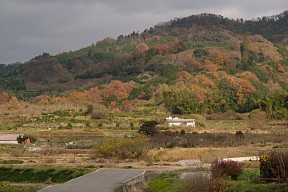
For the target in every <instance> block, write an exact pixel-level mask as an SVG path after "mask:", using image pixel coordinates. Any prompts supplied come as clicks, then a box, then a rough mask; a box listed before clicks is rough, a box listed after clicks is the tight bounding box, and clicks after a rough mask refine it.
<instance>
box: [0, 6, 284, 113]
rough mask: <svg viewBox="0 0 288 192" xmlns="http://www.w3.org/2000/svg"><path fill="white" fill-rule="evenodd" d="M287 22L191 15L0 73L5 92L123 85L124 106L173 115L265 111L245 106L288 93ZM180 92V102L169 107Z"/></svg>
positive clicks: (45, 55)
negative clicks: (161, 107) (154, 107)
mask: <svg viewBox="0 0 288 192" xmlns="http://www.w3.org/2000/svg"><path fill="white" fill-rule="evenodd" d="M287 22H288V11H285V12H283V13H281V14H279V15H275V16H272V17H263V18H258V20H255V21H251V20H248V21H244V20H241V19H238V20H231V19H228V18H224V17H222V16H219V15H213V14H201V15H192V16H189V17H186V18H181V19H176V20H172V21H169V22H167V23H163V24H161V25H156V26H155V27H153V28H152V27H151V28H150V29H147V30H145V31H144V32H143V33H141V34H139V33H136V32H133V33H131V34H129V35H126V36H123V35H120V36H119V37H118V38H117V39H113V38H105V39H103V40H101V41H98V42H97V43H96V44H92V45H91V46H87V47H85V48H82V49H79V50H77V51H73V52H72V51H71V52H64V53H61V54H58V55H55V56H52V55H50V54H48V53H43V54H42V55H39V56H37V57H35V58H33V59H31V60H30V61H28V62H26V63H24V64H22V65H17V66H15V67H14V68H13V67H11V66H10V68H11V70H10V71H9V70H8V71H7V69H8V68H6V67H3V66H2V68H0V69H1V70H0V72H1V73H0V74H1V85H2V86H1V87H0V89H2V90H3V91H4V90H10V91H11V90H12V91H14V92H17V91H18V92H19V91H22V92H29V91H30V92H33V91H34V92H35V91H36V92H38V93H37V94H45V93H46V94H47V93H50V94H52V95H53V93H57V94H59V93H60V94H62V95H66V94H67V93H69V92H74V91H77V90H80V91H82V92H83V91H84V92H85V93H87V94H88V95H90V94H91V92H90V91H89V90H90V88H91V89H94V88H95V87H98V88H99V87H102V88H101V89H104V90H105V87H106V86H108V85H109V82H111V81H113V80H118V81H119V82H123V83H125V82H127V83H130V84H131V86H132V84H133V86H132V87H134V89H131V90H130V89H129V90H130V91H129V93H127V94H128V95H130V96H128V95H127V99H130V100H131V99H145V100H147V99H148V100H149V99H155V100H159V102H160V103H165V105H166V107H167V109H169V110H170V111H173V112H175V113H197V112H204V111H210V112H217V111H218V112H219V111H227V110H228V109H233V110H236V111H240V112H245V111H249V110H250V111H251V110H253V109H255V108H259V107H260V104H259V102H258V101H257V104H255V103H254V104H253V105H254V106H245V105H248V104H247V103H246V104H245V102H250V103H249V105H252V103H251V102H252V101H250V100H249V99H250V98H249V97H251V96H252V95H253V97H254V99H256V100H260V98H261V99H263V98H265V97H266V96H265V95H267V94H268V95H271V94H273V93H275V92H283V91H284V92H285V91H287V87H288V77H287V73H288V49H287V47H288V41H287V40H288V33H287V31H288V24H287ZM286 24H287V25H286ZM103 83H104V84H103ZM116 85H117V83H116ZM118 85H121V83H118ZM164 85H165V86H164ZM161 86H162V88H161ZM163 86H164V87H163ZM101 89H97V94H100V93H99V92H98V91H99V90H101ZM159 89H163V90H162V92H159ZM213 89H214V90H213ZM132 90H134V92H133V91H132ZM191 90H194V92H193V91H192V92H191ZM158 92H159V93H158ZM227 92H228V93H227ZM176 93H177V94H178V96H179V98H181V99H182V100H181V99H180V100H181V101H175V100H174V101H172V100H173V98H171V95H173V94H174V95H175V94H176ZM101 94H103V93H101ZM131 94H132V95H131ZM106 95H107V94H106ZM108 95H109V94H108ZM156 95H158V97H159V98H160V99H159V98H156ZM216 95H218V96H217V97H216ZM90 96H91V95H90ZM90 96H89V98H90ZM110 96H111V97H113V94H112V95H110ZM110 96H108V97H110ZM23 97H24V96H23ZM213 97H214V98H213ZM179 98H178V99H179ZM189 98H190V99H191V98H194V100H193V102H192V101H189ZM212 98H213V99H212ZM216 98H217V99H216ZM102 99H104V100H105V99H107V98H102ZM110 99H111V98H110ZM121 99H123V98H121ZM121 99H119V101H120V102H121ZM171 99H172V100H171ZM174 99H175V98H174ZM222 99H224V100H226V101H225V102H224V101H222ZM114 100H117V99H114ZM209 100H210V101H209ZM212 100H213V102H216V103H220V105H219V106H217V107H216V108H217V109H216V110H213V109H212V108H213V107H212V106H213V105H212V104H211V103H210V104H209V105H211V106H209V107H207V106H206V109H205V110H204V109H203V110H202V109H199V108H201V107H202V108H205V106H204V104H203V103H206V102H208V101H209V102H212ZM111 101H112V100H111ZM187 102H188V103H187ZM189 102H190V103H189ZM191 102H192V103H193V104H191ZM197 102H198V103H200V104H197V105H196V104H195V103H197ZM173 103H174V104H173ZM182 105H183V106H182ZM193 105H195V106H193ZM196 106H198V107H196ZM236 106H237V107H236ZM179 107H180V108H179ZM262 107H263V106H262Z"/></svg>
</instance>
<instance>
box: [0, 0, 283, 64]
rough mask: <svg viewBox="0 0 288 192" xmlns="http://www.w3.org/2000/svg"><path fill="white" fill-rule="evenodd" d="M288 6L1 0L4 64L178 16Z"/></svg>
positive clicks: (263, 12) (196, 0)
mask: <svg viewBox="0 0 288 192" xmlns="http://www.w3.org/2000/svg"><path fill="white" fill-rule="evenodd" d="M287 9H288V0H0V63H12V62H17V61H20V62H25V61H27V60H29V59H31V58H33V57H35V56H37V55H39V54H42V53H43V52H48V53H50V54H56V53H58V52H63V51H69V50H77V49H80V48H82V47H86V46H88V45H91V44H92V43H95V42H97V41H98V40H101V39H103V38H104V37H114V38H116V37H117V36H119V35H121V34H124V35H125V34H129V33H131V32H133V31H140V32H142V31H143V30H144V29H146V28H149V27H152V26H154V25H156V24H157V23H159V22H163V21H169V20H170V19H173V18H175V17H185V16H189V15H193V14H199V13H214V14H220V15H223V16H225V17H229V18H244V19H251V18H257V17H261V16H270V15H275V14H279V13H281V12H283V11H284V10H287Z"/></svg>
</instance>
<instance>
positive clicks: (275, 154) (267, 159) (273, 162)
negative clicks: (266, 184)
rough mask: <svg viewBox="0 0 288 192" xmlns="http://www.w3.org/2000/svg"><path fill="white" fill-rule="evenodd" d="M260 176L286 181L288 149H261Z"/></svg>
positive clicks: (287, 175) (287, 174) (287, 176)
mask: <svg viewBox="0 0 288 192" xmlns="http://www.w3.org/2000/svg"><path fill="white" fill-rule="evenodd" d="M259 160H260V177H261V178H263V179H267V180H268V181H269V180H271V181H273V180H275V179H276V180H278V182H285V181H287V178H288V172H287V170H288V150H275V151H261V152H260V154H259Z"/></svg>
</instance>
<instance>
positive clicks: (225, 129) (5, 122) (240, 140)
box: [0, 102, 288, 192]
mask: <svg viewBox="0 0 288 192" xmlns="http://www.w3.org/2000/svg"><path fill="white" fill-rule="evenodd" d="M151 106H153V105H152V104H151V103H149V102H146V103H145V102H143V103H140V104H138V106H136V107H135V109H134V110H132V111H130V112H112V111H108V112H107V113H106V114H105V115H106V116H105V118H102V119H97V118H96V119H94V118H92V116H91V115H89V114H88V115H87V114H86V113H85V111H87V106H86V105H80V104H79V105H75V104H71V103H70V104H69V103H66V104H60V105H58V104H48V105H34V104H30V103H29V104H28V103H26V104H25V103H22V104H21V106H20V108H19V109H17V110H14V111H12V110H9V109H6V108H3V109H1V111H0V133H1V134H4V133H12V134H26V135H27V136H29V137H30V138H33V139H32V141H33V142H32V144H29V145H23V144H18V145H16V144H13V145H11V144H1V145H0V154H1V155H0V172H1V174H0V175H1V176H0V182H2V183H3V182H4V184H3V185H1V186H0V191H3V192H6V191H12V192H13V191H24V192H25V191H27V192H33V191H37V190H39V188H42V187H44V186H46V185H48V184H51V183H58V182H65V181H67V180H69V179H71V178H74V177H77V176H80V175H83V174H85V173H88V172H91V171H93V170H96V169H97V168H100V167H119V168H128V167H129V168H131V167H133V168H134V167H135V168H138V167H139V168H140V167H141V168H145V167H162V166H166V167H167V166H168V167H169V166H170V167H176V162H177V161H179V160H183V159H198V160H201V162H203V163H211V162H212V161H213V160H214V159H217V158H220V159H221V158H228V157H241V156H254V155H258V151H259V150H266V149H273V148H285V147H287V143H288V139H287V138H286V136H285V135H287V134H288V131H287V122H286V121H277V122H276V121H271V122H268V123H267V126H265V127H261V126H257V127H251V122H249V119H248V118H247V116H248V115H247V114H244V115H242V116H241V118H239V119H238V120H236V119H211V120H208V119H209V118H206V117H205V116H201V115H191V116H188V115H184V116H182V117H183V118H195V119H196V122H197V126H196V127H195V128H185V127H174V128H168V126H167V124H165V117H167V116H169V115H170V114H169V113H167V111H165V110H164V109H163V107H161V106H160V107H151ZM148 120H156V121H158V122H159V123H160V124H159V129H160V130H161V131H160V134H158V135H156V136H154V137H152V138H151V137H143V136H142V137H139V135H138V130H139V128H140V125H141V124H142V123H143V122H144V121H148ZM182 129H183V130H184V131H185V134H184V135H183V134H180V132H181V130H182ZM182 132H183V131H182ZM112 137H113V138H118V139H114V140H111V141H113V143H114V145H113V143H112V144H111V145H108V144H107V143H106V144H105V140H106V139H105V138H112ZM136 138H137V139H136ZM133 140H134V141H137V142H135V145H134V144H133ZM136 143H137V146H136ZM115 145H117V146H115ZM139 146H140V148H141V149H140V148H139ZM99 149H105V150H106V149H107V150H108V152H109V153H104V152H103V150H99ZM105 150H104V151H105ZM129 150H130V151H129ZM100 153H102V154H100ZM258 166H259V165H258V163H257V162H256V163H254V162H249V163H247V164H246V167H247V168H257V167H258ZM245 174H246V175H247V174H248V172H247V173H245ZM44 175H46V176H44ZM176 175H177V174H176ZM8 176H9V177H8ZM162 177H163V178H162ZM162 177H160V178H159V177H157V178H156V181H152V184H153V182H156V185H159V186H158V187H160V188H161V189H163V190H164V191H165V190H166V191H169V190H170V191H171V190H172V189H173V190H174V191H175V190H176V191H177V190H178V189H176V188H177V186H179V185H182V181H179V180H178V179H177V178H176V176H175V174H174V175H173V174H172V175H169V174H168V175H164V176H162ZM27 178H29V179H27ZM174 180H175V183H176V184H175V186H176V188H174V187H175V186H174V184H173V183H174ZM5 182H6V184H5ZM158 182H159V183H160V184H157V183H158ZM226 182H227V185H229V186H230V188H231V189H233V188H235V189H236V188H241V189H242V188H243V186H245V185H248V184H247V182H248V183H249V182H250V181H247V180H245V179H242V180H240V181H237V182H233V181H226ZM168 183H169V184H168ZM171 183H172V184H173V186H171V188H169V186H170V184H171ZM152 184H151V185H152ZM254 185H257V186H258V184H255V183H253V182H252V183H251V182H250V184H249V185H248V186H251V189H254V188H255V187H254ZM161 186H162V187H161ZM164 186H165V187H164ZM257 186H256V188H257ZM263 186H264V185H263ZM269 187H272V188H273V187H274V185H271V184H269ZM269 187H267V188H269ZM276 187H278V186H276ZM150 190H152V191H151V192H153V190H154V191H157V190H158V189H157V188H156V189H153V187H152V188H151V189H150ZM173 190H172V191H173ZM243 190H244V189H243ZM245 190H246V189H245ZM245 190H244V191H245ZM246 191H249V190H248V189H247V190H246ZM159 192H161V191H159Z"/></svg>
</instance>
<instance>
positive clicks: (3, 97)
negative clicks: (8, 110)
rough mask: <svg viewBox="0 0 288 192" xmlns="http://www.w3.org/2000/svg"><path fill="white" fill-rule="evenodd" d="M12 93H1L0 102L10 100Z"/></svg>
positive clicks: (4, 102)
mask: <svg viewBox="0 0 288 192" xmlns="http://www.w3.org/2000/svg"><path fill="white" fill-rule="evenodd" d="M9 99H10V95H9V94H8V93H7V92H3V93H2V94H1V95H0V104H6V103H8V102H9Z"/></svg>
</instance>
